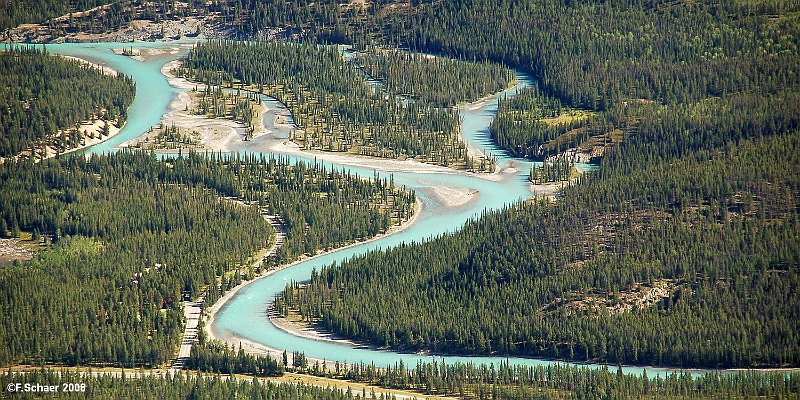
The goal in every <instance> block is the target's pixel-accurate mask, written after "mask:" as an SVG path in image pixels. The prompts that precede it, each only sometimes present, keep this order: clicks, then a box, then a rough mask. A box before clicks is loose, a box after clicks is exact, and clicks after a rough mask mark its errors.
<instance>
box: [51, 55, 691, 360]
mask: <svg viewBox="0 0 800 400" xmlns="http://www.w3.org/2000/svg"><path fill="white" fill-rule="evenodd" d="M189 46H191V44H190V43H185V42H184V43H182V42H160V43H133V44H131V43H83V44H73V43H70V44H57V45H47V50H48V51H49V52H51V53H55V54H63V55H69V56H74V57H78V58H83V59H86V60H88V61H91V62H95V63H98V64H103V65H107V66H109V67H111V68H113V69H115V70H117V71H119V72H121V73H123V74H126V75H129V76H131V77H132V78H133V79H134V81H135V82H136V98H135V100H134V101H133V103H132V105H131V106H130V108H129V109H128V120H127V123H126V125H125V127H124V128H123V129H122V131H121V132H120V133H119V134H118V135H116V136H114V137H113V138H111V139H109V140H108V141H106V142H103V143H101V144H98V145H96V146H93V147H91V148H88V149H86V150H84V151H85V152H88V153H95V154H102V153H109V152H114V151H117V146H118V145H119V144H120V143H123V142H125V141H128V140H130V139H134V138H136V137H138V136H140V135H141V134H143V133H145V132H146V131H147V130H148V129H149V128H150V127H151V126H154V125H157V124H158V123H159V122H160V119H161V116H162V115H163V114H164V113H165V112H166V110H167V108H168V106H169V104H170V102H171V100H172V99H173V98H174V97H175V96H176V95H177V93H178V92H179V91H180V89H176V88H173V87H171V86H170V85H169V83H168V82H167V80H166V78H165V77H164V76H163V75H162V74H161V67H162V66H163V65H164V64H165V63H167V62H169V61H173V60H175V59H178V58H180V57H182V56H183V55H184V54H185V52H186V50H187V48H188V47H189ZM122 47H125V48H134V49H137V48H162V49H168V50H171V51H168V52H167V53H166V54H162V55H158V56H155V57H151V58H148V59H147V61H145V62H143V61H138V60H135V59H133V58H131V57H127V56H123V55H118V54H114V52H113V51H112V49H114V48H122ZM529 83H530V80H529V78H527V77H524V76H522V75H519V74H518V83H517V85H516V86H514V87H513V88H511V89H508V90H505V91H503V92H501V93H498V94H496V95H494V96H491V97H490V98H488V99H486V100H484V101H482V102H480V103H473V104H470V105H468V106H465V107H461V108H460V112H461V117H462V134H463V137H464V139H465V140H466V141H467V142H468V143H469V144H472V145H474V146H475V147H477V148H479V149H483V150H484V151H485V152H488V153H491V154H494V155H495V156H496V157H497V164H498V165H497V166H498V169H499V170H505V173H504V174H500V176H502V177H503V178H502V179H501V180H498V181H492V180H487V179H482V178H480V177H478V176H476V175H475V174H468V173H449V174H443V173H411V172H397V171H394V172H392V173H393V174H394V179H395V182H396V183H397V184H401V185H405V186H406V187H407V188H409V189H413V190H415V191H416V193H417V197H418V198H419V199H420V200H421V202H422V209H421V212H420V215H419V216H418V218H417V220H416V222H415V223H414V224H413V225H412V226H410V227H409V228H408V229H405V230H403V231H401V232H399V233H397V234H394V235H390V236H387V237H384V238H382V239H379V240H375V241H372V242H368V243H364V244H361V245H357V246H353V247H349V248H346V249H343V250H340V251H336V252H332V253H329V254H327V255H324V256H321V257H317V258H314V259H311V260H308V261H306V262H302V263H298V264H296V265H294V266H292V267H290V268H286V269H284V270H281V271H279V272H277V273H274V274H272V275H269V276H266V277H264V278H261V279H258V280H256V281H254V282H252V283H250V284H249V285H247V286H245V287H244V288H243V289H242V290H240V291H239V292H238V293H237V294H236V295H235V296H234V297H233V298H232V299H231V300H230V301H229V302H228V303H227V304H226V305H225V306H224V307H223V308H222V309H221V310H220V311H219V313H218V314H217V315H216V318H215V321H214V324H213V326H212V329H213V332H214V334H215V335H216V336H217V337H220V338H223V339H225V338H232V337H239V338H245V339H247V340H249V341H252V342H256V343H260V344H263V345H265V346H268V347H272V348H277V349H286V350H287V351H288V352H292V351H301V352H304V353H305V355H306V356H307V357H311V358H316V359H326V360H329V361H333V360H336V361H340V362H347V363H357V362H365V363H374V364H375V365H377V366H385V365H391V364H395V363H396V362H398V361H400V360H403V362H404V363H405V364H406V365H411V366H413V365H415V364H416V363H417V362H418V361H431V360H432V359H435V360H439V361H441V360H444V361H445V362H447V363H448V364H452V363H456V362H462V363H467V362H469V363H473V364H489V363H494V364H497V363H499V362H501V361H508V362H509V363H511V364H523V365H549V364H566V363H564V362H562V361H551V360H541V359H532V358H518V357H510V358H509V357H478V356H475V357H472V356H440V355H437V356H435V357H432V356H424V355H419V354H409V353H397V352H393V351H384V350H374V349H368V348H362V347H355V346H351V345H347V344H340V343H332V342H327V341H317V340H312V339H306V338H302V337H298V336H294V335H292V334H289V333H286V332H284V331H282V330H279V329H278V328H276V327H275V326H274V325H273V324H272V323H271V322H270V321H269V319H268V318H267V316H266V310H267V308H268V306H269V303H270V302H271V301H272V300H273V299H274V297H275V295H276V294H277V293H279V292H280V291H281V290H282V289H283V288H284V286H285V284H286V283H287V282H290V281H306V280H308V279H309V278H310V276H311V271H312V270H313V269H315V268H317V269H319V268H320V267H322V266H323V265H328V264H331V263H334V262H341V261H342V260H346V259H348V258H350V257H352V256H354V255H358V254H362V253H364V252H367V251H370V250H375V249H380V248H389V247H394V246H398V245H400V244H401V243H410V242H414V241H420V240H424V239H427V238H431V237H433V236H436V235H440V234H442V233H445V232H451V231H455V230H457V229H459V228H460V227H461V226H463V224H464V223H465V222H466V221H467V220H469V219H471V218H474V217H476V216H478V215H479V214H480V213H482V212H484V211H485V210H497V209H500V208H503V207H505V206H508V205H511V204H514V203H517V202H519V201H522V200H524V199H527V198H529V197H531V192H530V189H529V184H528V182H527V172H528V171H529V169H530V167H531V165H532V164H531V163H530V162H528V161H525V160H521V159H515V158H511V157H509V156H508V155H507V154H506V153H505V152H504V151H502V150H501V149H499V148H498V147H497V146H496V145H495V144H494V143H493V141H492V140H491V138H490V135H489V128H488V127H489V124H490V123H491V121H492V119H493V117H494V115H495V113H496V111H497V99H498V97H499V96H503V95H508V96H513V95H514V94H515V93H516V92H517V91H519V90H520V89H521V88H523V87H525V86H526V85H528V84H529ZM244 151H245V152H247V150H246V149H245V150H244ZM291 158H292V159H295V160H306V161H309V159H308V158H306V157H303V156H296V155H292V156H291ZM328 164H330V163H328ZM346 168H348V169H350V170H351V171H352V172H354V173H357V174H359V175H361V176H365V177H372V176H373V174H374V172H375V171H374V170H373V169H371V168H360V167H354V166H350V165H348V166H346ZM377 169H378V171H379V172H380V168H377ZM384 175H385V173H384ZM442 186H444V187H455V188H468V189H472V190H477V191H478V193H477V194H476V195H475V196H474V198H473V199H472V200H471V201H469V202H467V203H465V204H463V205H461V206H458V207H455V208H454V207H449V206H447V205H445V204H444V203H443V202H442V201H441V200H440V199H439V198H438V197H437V196H436V195H435V194H434V193H433V191H432V190H431V188H434V187H442ZM578 365H584V366H588V367H592V368H604V367H605V365H598V364H578ZM613 368H616V367H613ZM622 369H623V372H625V373H629V374H639V375H641V374H642V372H643V370H644V368H642V367H629V366H626V367H623V368H622ZM676 370H677V369H671V368H655V367H648V368H647V372H648V374H649V375H650V376H654V375H656V374H661V373H666V372H671V371H676Z"/></svg>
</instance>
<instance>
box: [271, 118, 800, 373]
mask: <svg viewBox="0 0 800 400" xmlns="http://www.w3.org/2000/svg"><path fill="white" fill-rule="evenodd" d="M629 143H630V142H629ZM797 165H800V134H798V133H791V134H787V135H784V136H778V137H773V138H770V139H753V140H745V141H741V142H740V144H739V145H734V144H733V143H730V144H728V145H727V146H725V147H721V148H717V149H713V150H708V151H700V152H696V153H694V154H693V155H690V156H683V157H681V158H679V159H673V160H669V161H663V162H658V163H652V164H651V165H649V166H645V167H642V168H641V169H638V170H634V171H626V170H625V169H624V168H619V167H616V168H615V167H613V166H612V165H609V166H604V167H603V168H601V170H600V172H598V173H597V174H594V175H593V176H591V177H589V178H581V179H580V180H579V182H578V183H577V184H576V185H574V186H573V187H570V188H568V189H566V190H565V192H564V193H563V195H562V196H561V198H560V200H559V201H558V202H556V203H554V204H551V203H548V202H542V201H532V202H530V203H528V204H523V205H520V206H517V207H513V208H511V209H509V210H505V211H502V212H495V213H489V214H487V215H484V216H483V217H482V218H480V219H479V220H477V221H474V222H470V223H468V224H467V225H466V226H465V227H464V229H462V231H460V232H459V233H456V234H451V235H445V236H443V237H440V238H438V239H435V240H432V241H430V242H427V243H423V244H412V245H406V246H401V247H398V248H396V249H391V250H387V251H381V252H373V253H370V254H367V255H365V256H361V257H356V258H354V259H352V260H350V261H348V262H345V263H342V264H340V265H337V266H335V267H327V268H324V269H323V270H322V271H319V272H318V273H315V274H314V275H313V276H312V281H311V284H310V285H309V286H297V285H290V286H289V287H287V290H286V291H285V293H284V295H283V296H282V297H281V298H279V299H278V302H277V303H276V309H278V310H282V309H296V310H298V311H299V312H300V313H301V314H303V315H305V316H306V317H307V318H308V319H310V320H311V321H314V322H317V323H318V324H319V326H320V327H323V328H325V329H328V330H332V331H334V332H336V333H337V334H341V335H344V336H346V337H351V338H356V339H359V340H362V341H365V342H369V343H371V344H375V345H378V346H387V347H390V348H397V349H405V350H413V351H419V350H431V351H434V352H444V353H469V354H473V353H477V354H495V355H502V354H513V355H526V356H537V357H552V358H559V359H568V360H578V361H584V360H586V361H604V362H609V363H626V364H647V365H652V364H654V365H671V366H682V367H758V366H793V365H798V363H800V347H799V346H798V338H797V331H798V329H799V328H800V326H798V322H797V321H798V319H797V318H798V317H800V315H798V314H797V310H800V297H799V296H798V294H797V291H796V290H794V288H796V287H797V285H798V284H800V270H798V265H800V263H799V261H800V253H798V249H800V237H799V236H798V235H797V232H798V231H800V225H799V221H800V220H798V209H800V201H798V199H800V181H799V180H798V176H797V173H796V167H797ZM387 309H391V310H392V312H391V313H386V311H385V310H387Z"/></svg>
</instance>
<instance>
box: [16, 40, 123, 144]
mask: <svg viewBox="0 0 800 400" xmlns="http://www.w3.org/2000/svg"><path fill="white" fill-rule="evenodd" d="M0 70H2V71H3V73H2V74H0V132H1V133H2V135H0V157H8V156H13V155H16V154H19V153H20V152H21V151H23V150H27V149H29V148H31V147H32V146H42V145H46V144H47V145H55V146H56V147H57V148H59V149H61V150H62V151H63V150H67V149H70V148H73V147H77V146H78V145H80V143H81V140H82V139H83V138H82V136H81V134H80V133H79V132H78V131H77V130H75V129H74V128H76V127H77V125H78V124H79V123H81V122H82V121H86V120H89V119H90V118H102V119H105V120H107V121H111V122H115V123H116V124H117V125H118V126H121V125H122V122H124V120H125V116H126V109H127V108H128V105H129V104H130V103H131V102H132V101H133V96H134V92H135V87H134V84H133V81H132V80H131V79H130V78H128V77H126V76H124V75H120V76H118V77H112V76H106V75H104V74H103V73H102V72H101V71H99V70H97V69H95V68H92V67H89V66H86V65H83V64H81V63H79V62H77V61H74V60H67V59H64V58H62V57H58V56H54V55H49V54H47V53H46V52H45V51H43V50H40V49H36V48H32V47H31V48H19V49H12V50H6V51H0Z"/></svg>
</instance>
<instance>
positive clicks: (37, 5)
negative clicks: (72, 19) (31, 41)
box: [0, 0, 112, 31]
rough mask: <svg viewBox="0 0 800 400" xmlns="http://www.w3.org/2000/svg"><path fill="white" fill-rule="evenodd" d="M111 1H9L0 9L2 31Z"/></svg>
mask: <svg viewBox="0 0 800 400" xmlns="http://www.w3.org/2000/svg"><path fill="white" fill-rule="evenodd" d="M111 2H112V1H111V0H8V1H5V2H4V3H3V7H2V8H0V31H2V30H4V29H8V28H13V27H15V26H17V25H20V24H30V23H40V22H44V21H46V20H48V19H50V18H55V17H60V16H62V15H68V14H69V13H74V12H79V11H85V10H88V9H90V8H92V7H96V6H99V5H104V4H108V3H111Z"/></svg>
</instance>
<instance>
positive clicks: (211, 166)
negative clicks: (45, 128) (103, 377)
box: [0, 153, 414, 367]
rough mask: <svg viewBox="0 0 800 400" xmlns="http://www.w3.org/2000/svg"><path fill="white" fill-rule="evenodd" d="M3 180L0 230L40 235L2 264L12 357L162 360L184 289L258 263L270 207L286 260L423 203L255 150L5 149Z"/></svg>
mask: <svg viewBox="0 0 800 400" xmlns="http://www.w3.org/2000/svg"><path fill="white" fill-rule="evenodd" d="M0 182H2V185H0V230H2V232H0V233H2V234H3V236H20V235H21V233H30V235H31V237H32V238H33V240H35V241H38V242H39V243H40V246H41V247H42V250H41V252H40V253H39V254H37V255H36V257H34V258H33V259H32V260H30V261H24V262H14V263H13V264H8V265H4V266H3V268H1V269H0V289H2V291H3V293H7V296H4V297H3V299H2V300H0V310H2V312H0V325H2V326H3V327H4V329H3V330H1V331H0V343H3V345H2V346H0V347H1V348H2V349H1V350H0V363H2V364H9V363H19V362H31V363H34V362H55V363H63V364H67V365H85V364H111V365H119V366H126V367H129V366H134V365H146V366H151V367H154V366H158V365H160V364H163V363H164V362H165V361H166V360H168V359H169V358H170V357H172V356H173V352H174V351H175V349H176V348H177V345H178V342H179V340H178V339H179V337H178V336H179V334H180V333H181V331H182V320H181V319H182V309H181V308H180V304H179V303H180V302H181V301H183V300H184V299H189V298H195V297H197V296H199V295H200V294H201V293H205V295H206V301H209V302H212V303H213V302H214V301H215V300H216V298H217V297H218V296H219V294H220V293H221V292H223V291H224V290H227V289H228V288H229V287H232V286H234V285H235V284H236V283H238V282H240V281H241V279H242V278H243V277H244V278H250V277H252V276H254V275H255V274H256V273H258V272H260V269H252V268H251V267H250V262H252V261H254V260H250V258H251V257H252V255H253V254H255V253H256V251H257V250H258V249H260V248H264V247H265V246H266V245H267V244H268V243H269V242H270V241H271V240H272V238H273V235H274V232H273V231H272V230H271V228H270V227H269V225H268V224H267V223H266V222H265V221H264V219H263V218H262V217H261V216H260V215H259V211H263V212H269V213H274V214H277V215H279V216H280V217H281V219H282V221H283V222H284V224H285V226H286V231H287V240H286V242H285V244H284V245H283V246H282V248H281V250H280V252H279V253H278V255H277V256H276V258H275V259H274V260H267V261H269V262H270V263H279V262H286V261H288V260H292V259H294V258H296V257H298V256H299V255H301V254H303V253H310V254H314V253H315V252H316V251H318V250H321V249H327V248H329V247H334V246H339V245H341V244H343V243H348V242H351V241H353V240H356V239H362V238H366V237H370V236H373V235H375V234H377V233H379V232H381V231H384V230H386V229H388V227H389V226H391V225H392V224H394V223H398V222H399V221H402V220H403V219H404V218H408V216H410V213H411V212H412V211H413V202H414V195H413V193H407V192H404V191H402V190H401V189H399V188H392V184H391V181H390V180H386V179H382V178H379V177H376V178H374V179H372V180H362V179H361V178H358V177H355V176H351V175H349V174H347V173H343V172H337V171H333V170H331V169H329V168H325V167H323V166H322V165H319V164H317V165H306V164H303V163H298V164H290V163H289V161H288V160H287V159H275V158H264V157H260V158H256V157H254V156H247V157H240V156H232V157H230V158H228V157H222V156H211V157H205V156H200V155H195V154H190V155H188V156H185V157H182V158H176V159H166V160H164V161H163V162H161V161H158V160H156V159H155V157H154V156H151V155H147V154H144V153H120V154H116V155H111V156H97V155H95V156H93V157H91V158H90V159H89V160H88V161H87V160H86V159H85V158H83V157H70V158H64V159H50V160H45V161H42V162H41V163H39V164H34V163H33V162H32V161H23V162H16V161H8V162H6V163H4V164H0ZM221 197H225V198H228V199H223V198H221ZM229 199H238V201H241V202H243V203H244V204H237V201H231V200H229ZM246 204H252V205H253V206H251V207H246V206H245V205H246ZM330 226H338V227H340V228H339V229H338V230H330V229H329V227H330ZM189 244H191V245H189ZM268 265H270V264H269V263H268ZM232 271H236V273H232V274H231V273H228V272H232ZM43 288H45V289H46V290H42V289H43Z"/></svg>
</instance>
